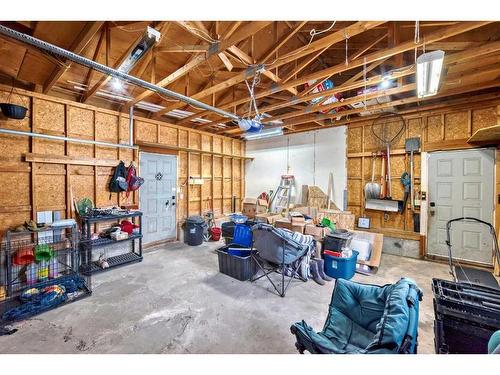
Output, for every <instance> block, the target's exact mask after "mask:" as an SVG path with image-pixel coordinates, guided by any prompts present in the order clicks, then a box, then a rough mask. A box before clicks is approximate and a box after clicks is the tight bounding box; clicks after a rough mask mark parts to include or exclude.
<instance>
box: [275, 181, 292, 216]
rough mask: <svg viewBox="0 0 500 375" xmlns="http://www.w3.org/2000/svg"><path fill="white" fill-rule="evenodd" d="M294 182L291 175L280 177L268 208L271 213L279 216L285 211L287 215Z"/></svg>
mask: <svg viewBox="0 0 500 375" xmlns="http://www.w3.org/2000/svg"><path fill="white" fill-rule="evenodd" d="M294 182H295V177H294V176H292V175H282V176H281V181H280V184H279V186H278V188H277V189H276V192H275V193H274V195H273V198H272V199H271V204H270V206H271V207H272V212H273V213H276V214H280V213H282V212H283V211H285V212H286V215H288V212H289V210H290V200H291V198H292V187H293V185H294Z"/></svg>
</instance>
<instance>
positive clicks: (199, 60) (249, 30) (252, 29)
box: [128, 21, 270, 117]
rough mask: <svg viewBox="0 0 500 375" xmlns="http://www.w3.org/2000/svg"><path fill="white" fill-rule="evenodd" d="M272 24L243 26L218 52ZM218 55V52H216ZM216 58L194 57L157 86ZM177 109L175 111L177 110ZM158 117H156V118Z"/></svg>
mask: <svg viewBox="0 0 500 375" xmlns="http://www.w3.org/2000/svg"><path fill="white" fill-rule="evenodd" d="M269 23H270V22H267V21H258V22H251V23H247V24H246V25H243V26H241V27H239V28H238V30H236V31H235V32H234V33H233V34H232V35H231V36H230V37H229V38H227V39H223V40H221V42H220V43H219V44H218V48H217V51H225V50H226V49H227V48H229V47H230V46H232V45H234V44H236V43H238V42H240V41H241V40H244V39H246V38H248V37H249V36H251V35H253V34H255V33H256V32H258V31H260V30H261V29H263V28H264V27H266V26H267V25H268V24H269ZM215 53H217V52H215ZM213 56H214V53H212V54H209V55H208V56H206V55H196V56H194V57H193V59H192V60H191V61H189V62H188V63H187V64H185V65H184V66H182V67H180V68H178V69H177V70H175V71H174V72H173V73H171V74H169V75H168V76H167V77H165V78H163V79H162V80H160V81H158V82H156V85H157V86H160V87H165V86H167V85H169V84H171V83H172V82H174V81H176V80H177V79H179V78H180V77H182V76H184V75H185V74H187V73H188V72H190V71H191V70H193V69H195V68H196V67H198V66H199V65H201V64H203V63H205V62H206V61H208V60H209V59H212V58H213ZM152 94H153V92H152V91H149V90H145V91H143V92H142V93H141V94H139V95H137V96H136V97H135V98H133V99H132V100H131V101H129V103H128V105H134V104H136V103H138V102H140V101H141V100H144V99H146V98H147V97H149V96H151V95H152ZM183 105H184V104H180V105H179V106H178V107H177V108H180V107H182V106H183ZM177 108H175V109H177ZM166 112H169V111H164V112H162V114H163V113H166ZM155 117H156V116H155Z"/></svg>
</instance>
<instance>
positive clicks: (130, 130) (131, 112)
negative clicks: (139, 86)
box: [128, 105, 134, 146]
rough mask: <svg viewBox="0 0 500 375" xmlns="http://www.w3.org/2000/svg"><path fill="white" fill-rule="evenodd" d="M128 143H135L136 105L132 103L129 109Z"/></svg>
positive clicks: (131, 144)
mask: <svg viewBox="0 0 500 375" xmlns="http://www.w3.org/2000/svg"><path fill="white" fill-rule="evenodd" d="M128 117H129V120H128V143H129V145H130V146H133V145H134V106H133V105H131V106H130V108H129V110H128Z"/></svg>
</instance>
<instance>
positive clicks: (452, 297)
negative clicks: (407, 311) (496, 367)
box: [432, 279, 500, 354]
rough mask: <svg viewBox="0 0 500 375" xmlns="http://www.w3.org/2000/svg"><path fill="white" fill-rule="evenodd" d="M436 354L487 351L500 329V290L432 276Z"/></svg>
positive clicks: (479, 352)
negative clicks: (495, 333) (490, 340)
mask: <svg viewBox="0 0 500 375" xmlns="http://www.w3.org/2000/svg"><path fill="white" fill-rule="evenodd" d="M432 289H433V292H434V314H435V320H434V337H435V339H434V345H435V350H436V353H452V354H481V353H482V354H486V353H487V352H488V340H489V338H490V337H491V335H492V334H493V332H495V331H497V330H500V291H498V290H494V289H491V288H485V287H481V286H471V285H466V284H463V283H456V282H453V281H447V280H441V279H433V280H432Z"/></svg>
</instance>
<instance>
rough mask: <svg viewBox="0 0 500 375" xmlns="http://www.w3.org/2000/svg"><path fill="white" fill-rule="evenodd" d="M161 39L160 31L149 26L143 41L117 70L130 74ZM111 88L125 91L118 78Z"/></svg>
mask: <svg viewBox="0 0 500 375" xmlns="http://www.w3.org/2000/svg"><path fill="white" fill-rule="evenodd" d="M160 37H161V34H160V32H159V31H158V30H156V29H153V28H152V27H149V26H148V27H147V29H146V31H145V32H144V35H143V37H142V39H141V40H140V41H139V43H137V45H136V46H135V47H134V48H133V49H132V52H130V54H129V55H128V56H127V58H126V59H125V60H124V61H123V62H122V63H121V64H120V66H119V67H118V68H117V70H119V71H120V72H122V73H126V74H128V73H129V72H130V71H131V70H132V68H133V67H134V66H135V64H137V62H138V61H139V60H140V59H141V58H142V57H143V56H144V55H145V54H146V52H148V51H149V50H150V49H151V48H152V47H153V46H154V45H155V44H156V43H158V41H159V40H160ZM111 86H112V87H113V89H115V90H117V91H120V90H122V89H123V84H122V82H121V81H120V80H119V79H118V78H113V79H112V80H111Z"/></svg>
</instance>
